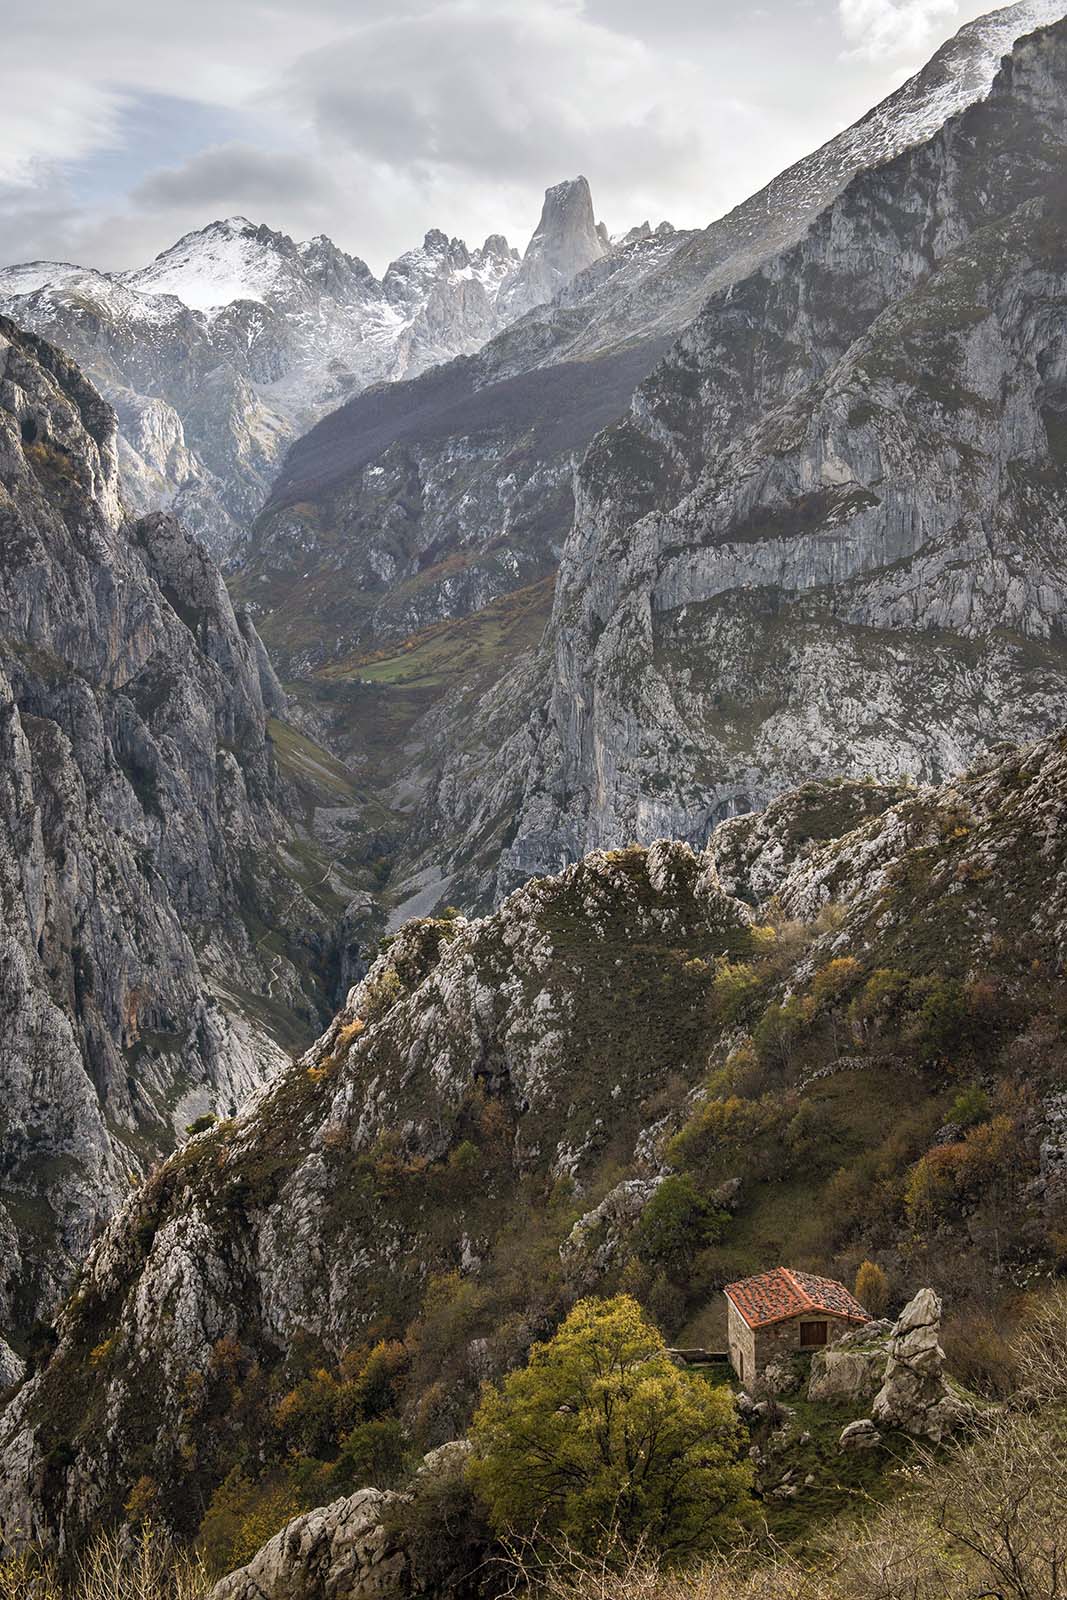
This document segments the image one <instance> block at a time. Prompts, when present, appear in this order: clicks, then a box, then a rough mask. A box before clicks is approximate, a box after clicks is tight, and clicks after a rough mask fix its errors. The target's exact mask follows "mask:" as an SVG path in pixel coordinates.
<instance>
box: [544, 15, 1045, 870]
mask: <svg viewBox="0 0 1067 1600" xmlns="http://www.w3.org/2000/svg"><path fill="white" fill-rule="evenodd" d="M1065 100H1067V27H1065V26H1064V24H1060V23H1058V24H1055V25H1054V26H1052V27H1051V28H1048V29H1046V30H1044V31H1042V32H1039V33H1037V34H1034V35H1031V36H1029V37H1028V38H1027V39H1026V40H1024V41H1022V42H1021V43H1020V44H1019V45H1017V46H1016V49H1015V51H1014V53H1013V55H1012V56H1011V57H1010V58H1008V60H1007V61H1006V63H1005V66H1004V68H1003V70H1002V72H1001V74H1000V76H999V77H998V79H997V83H996V85H995V86H994V89H993V91H992V93H991V95H990V96H989V98H988V99H987V100H985V101H983V102H981V103H980V104H978V105H977V106H975V107H974V108H972V109H971V110H970V111H968V112H965V113H963V114H962V115H961V116H960V117H958V118H956V119H954V120H953V121H952V122H950V123H949V124H948V125H947V126H946V128H945V129H944V130H943V132H941V133H939V134H938V135H936V136H935V138H934V139H933V140H932V141H930V143H929V144H927V145H924V146H921V147H919V148H918V149H917V150H916V151H914V152H909V153H907V154H905V155H903V156H901V157H898V158H897V159H896V160H895V161H893V162H890V163H888V164H887V165H885V166H883V167H881V168H878V169H876V170H875V171H874V172H873V173H871V174H869V175H866V176H862V177H860V178H857V179H855V180H853V182H852V184H851V185H850V187H849V188H848V189H847V190H846V191H845V193H844V194H843V195H842V197H841V199H840V200H838V201H836V202H835V203H834V205H833V206H831V207H830V208H829V210H828V211H826V212H825V213H823V216H822V217H821V218H820V221H819V222H818V223H817V224H816V225H815V226H814V227H813V228H812V229H811V231H810V232H809V234H808V236H807V237H806V239H805V240H804V241H803V243H801V244H800V245H798V246H796V247H795V248H794V249H793V250H792V251H791V252H788V253H787V254H786V255H784V256H782V257H780V258H779V259H778V260H776V261H775V262H773V263H771V264H769V265H768V266H767V267H764V268H762V269H761V270H760V271H759V272H758V273H756V274H755V275H754V276H753V277H751V278H749V279H748V280H746V281H745V282H744V283H742V284H739V285H735V286H734V287H733V288H732V289H731V290H730V291H729V292H727V293H725V294H720V295H717V296H714V297H713V298H712V299H711V300H710V301H709V303H708V305H707V306H706V307H705V310H704V311H703V313H702V314H701V316H700V318H699V319H698V320H697V322H696V323H694V325H693V327H692V328H691V329H690V330H689V331H688V332H687V333H686V335H685V336H684V337H683V338H682V339H681V340H680V341H679V343H678V345H677V347H676V348H675V349H674V350H673V351H672V352H671V353H670V355H669V356H668V357H667V358H666V360H665V361H664V363H663V364H662V365H661V367H660V368H659V369H658V370H657V372H656V373H655V374H654V375H653V376H652V377H651V378H650V379H649V380H648V382H647V383H646V384H645V385H644V386H643V387H642V389H641V390H639V391H638V394H637V396H636V397H635V401H634V405H633V407H632V410H631V413H630V416H629V417H628V418H627V419H626V420H625V421H623V422H621V423H620V424H619V425H618V426H617V427H616V428H614V429H612V430H608V431H607V432H605V433H604V434H603V435H602V436H601V437H600V438H599V439H598V440H597V442H596V444H595V445H594V447H593V449H592V450H591V451H590V453H589V456H588V457H587V459H586V461H585V462H584V463H583V466H582V469H581V472H580V475H579V485H578V494H577V499H578V508H579V509H578V516H577V519H576V524H575V529H574V531H573V533H572V536H571V538H570V540H569V541H568V545H567V550H566V555H565V559H564V564H563V569H562V572H561V578H560V581H559V584H558V585H557V590H556V597H555V609H554V615H553V622H552V627H551V635H552V644H551V648H552V652H553V663H552V668H551V673H552V691H551V694H552V701H551V711H550V714H549V718H548V721H547V724H545V725H544V727H543V731H541V732H539V733H538V734H537V735H536V738H537V742H538V745H539V751H540V753H539V755H536V756H535V757H534V760H533V768H534V773H535V775H534V777H533V779H532V781H530V782H528V784H527V787H526V795H525V798H524V800H523V802H522V820H521V821H520V824H519V830H518V833H519V839H518V842H517V844H516V846H515V852H516V853H515V856H514V860H513V867H514V868H515V869H516V870H517V871H518V872H519V873H520V874H523V873H525V872H526V871H527V870H529V869H530V868H537V866H538V862H539V859H540V860H543V861H545V862H547V861H555V860H558V859H560V856H559V855H558V854H556V852H559V851H561V852H562V855H563V858H566V856H567V855H568V853H570V852H572V851H573V852H576V853H581V851H582V850H584V849H587V848H588V847H589V846H590V845H592V844H596V843H599V842H601V841H603V840H611V841H614V840H616V839H618V838H619V837H630V836H631V835H632V836H634V837H636V838H642V837H648V836H650V835H655V834H658V833H662V832H665V831H666V832H672V833H674V832H679V833H681V834H683V835H685V836H687V837H690V838H695V839H697V840H699V838H700V837H701V830H705V831H706V829H707V828H708V827H709V826H710V825H711V823H712V822H713V821H714V820H716V819H717V818H718V817H721V816H723V815H725V814H728V813H729V812H730V811H732V810H747V809H749V808H750V807H751V805H752V804H753V802H754V801H755V802H759V801H762V800H765V799H766V798H767V797H769V795H770V794H771V793H773V792H774V789H775V788H776V787H778V786H780V785H781V784H782V783H783V782H785V783H789V782H792V781H797V780H798V779H799V778H801V777H804V776H808V775H812V774H828V773H830V772H841V771H843V772H851V773H859V772H862V771H864V770H868V771H874V772H877V773H878V774H880V775H889V774H896V775H899V774H903V773H906V772H911V773H914V774H917V775H919V776H921V777H923V778H924V779H934V780H937V779H939V778H941V777H943V776H945V775H946V774H947V773H949V772H951V771H952V770H953V769H954V768H957V767H959V766H960V765H962V764H963V763H964V762H965V761H966V760H967V759H968V758H969V757H970V756H971V755H973V754H974V753H975V752H976V751H977V750H979V749H981V748H982V747H983V744H985V743H989V742H995V740H996V739H997V738H1002V737H1006V736H1008V735H1009V734H1011V733H1012V732H1017V731H1018V730H1019V729H1021V728H1022V729H1026V730H1027V731H1028V733H1032V734H1039V733H1041V732H1043V731H1046V730H1049V729H1051V728H1052V727H1054V726H1056V725H1057V721H1058V717H1059V707H1060V706H1061V705H1062V698H1063V693H1064V688H1065V681H1064V671H1065V668H1067V660H1065V658H1064V656H1063V631H1064V617H1065V614H1067V611H1065V606H1067V595H1065V594H1064V592H1063V588H1062V583H1061V579H1060V574H1061V573H1062V571H1063V565H1064V559H1063V558H1064V551H1063V540H1064V501H1063V492H1064V487H1065V485H1064V480H1063V463H1062V459H1061V450H1060V423H1059V405H1060V402H1059V398H1058V396H1059V393H1060V383H1061V377H1060V374H1061V373H1062V372H1063V370H1064V359H1065V352H1064V350H1063V349H1061V347H1060V341H1059V330H1060V328H1061V326H1062V295H1063V290H1064V281H1065V280H1064V277H1063V270H1064V264H1065V261H1067V254H1065V240H1067V217H1065V211H1064V194H1063V189H1062V184H1061V181H1060V163H1061V161H1062V157H1063V153H1064V149H1065V137H1067V122H1065V119H1064V105H1065ZM1001 175H1003V176H1004V177H1005V178H1006V179H1007V181H1006V182H1005V183H1004V184H1003V185H1001V184H1000V182H999V181H998V180H999V178H1000V176H1001ZM998 217H1000V218H1003V220H1002V221H1000V222H992V221H991V219H992V218H998ZM756 330H758V338H754V333H755V331H756ZM962 682H966V683H967V684H968V688H967V690H966V691H965V692H963V693H961V692H960V688H961V683H962ZM539 766H540V771H538V770H537V769H538V767H539ZM553 813H554V814H555V816H556V817H557V818H558V819H559V820H558V821H553V820H551V819H552V816H553ZM542 849H544V850H545V851H546V854H545V855H544V856H543V857H540V858H539V856H538V852H539V851H540V850H542Z"/></svg>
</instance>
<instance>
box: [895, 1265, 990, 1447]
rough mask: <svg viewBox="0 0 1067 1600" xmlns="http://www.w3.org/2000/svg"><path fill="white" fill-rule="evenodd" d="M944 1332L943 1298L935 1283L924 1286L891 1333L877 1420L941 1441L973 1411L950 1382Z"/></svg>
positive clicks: (924, 1437)
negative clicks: (946, 1365)
mask: <svg viewBox="0 0 1067 1600" xmlns="http://www.w3.org/2000/svg"><path fill="white" fill-rule="evenodd" d="M940 1338H941V1301H940V1299H939V1298H938V1296H937V1295H936V1294H935V1293H934V1291H933V1290H932V1289H920V1290H919V1292H918V1294H917V1295H916V1296H915V1298H914V1299H913V1300H911V1301H909V1303H908V1304H907V1305H906V1306H905V1307H904V1310H903V1311H902V1312H901V1314H900V1316H899V1317H898V1319H897V1321H896V1323H895V1324H894V1327H893V1332H892V1334H891V1335H890V1339H889V1357H888V1360H887V1361H886V1368H885V1378H884V1380H883V1383H882V1387H881V1389H880V1390H879V1391H878V1394H877V1396H876V1397H875V1401H874V1405H873V1407H872V1414H873V1417H874V1420H875V1421H876V1422H879V1423H881V1424H883V1426H885V1427H892V1428H900V1429H902V1431H903V1432H904V1433H910V1434H912V1435H913V1436H914V1437H915V1438H922V1439H931V1440H932V1441H933V1442H934V1443H938V1442H940V1440H941V1439H942V1438H944V1437H945V1435H946V1434H948V1433H951V1432H953V1431H954V1430H955V1429H957V1428H959V1427H961V1426H962V1425H963V1424H964V1423H965V1422H966V1421H968V1420H969V1418H970V1417H971V1416H972V1415H973V1408H972V1407H971V1406H970V1405H969V1403H968V1402H967V1401H966V1400H964V1399H962V1398H961V1397H960V1396H959V1395H957V1394H956V1393H954V1392H953V1390H952V1389H951V1388H950V1386H949V1384H948V1381H947V1379H946V1376H945V1371H944V1367H945V1352H944V1351H943V1350H942V1348H941V1342H940Z"/></svg>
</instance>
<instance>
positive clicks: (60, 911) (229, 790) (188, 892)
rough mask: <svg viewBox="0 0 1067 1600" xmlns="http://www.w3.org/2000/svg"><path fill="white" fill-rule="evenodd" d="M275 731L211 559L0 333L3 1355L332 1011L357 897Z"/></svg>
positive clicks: (67, 392) (37, 345) (54, 365)
mask: <svg viewBox="0 0 1067 1600" xmlns="http://www.w3.org/2000/svg"><path fill="white" fill-rule="evenodd" d="M283 713H284V697H283V695H282V693H281V690H280V688H279V686H278V683H277V681H276V679H275V678H274V675H273V673H272V671H271V669H270V667H269V665H268V663H267V659H266V655H265V653H264V651H263V647H262V645H261V644H260V641H259V639H258V637H257V635H256V632H255V629H254V628H253V626H252V624H251V623H250V621H249V620H248V618H247V616H245V615H244V614H240V613H236V612H235V611H234V609H233V606H232V605H231V603H230V600H229V597H228V595H227V593H226V589H225V586H224V584H223V582H222V579H221V577H220V575H219V572H218V570H217V568H216V567H215V566H214V564H213V563H212V561H211V559H210V558H209V556H208V555H207V554H206V552H205V551H204V549H203V548H202V546H200V545H199V544H198V543H196V542H195V541H194V540H193V539H191V538H190V537H189V536H188V535H187V534H186V533H185V532H184V531H183V529H182V528H181V526H180V525H179V524H178V523H177V522H175V521H174V520H173V519H172V518H170V517H167V516H163V515H155V516H149V517H145V518H140V519H131V518H130V517H129V516H128V515H127V513H126V511H125V508H124V506H123V504H122V502H121V500H120V494H119V476H118V456H117V448H116V427H115V417H114V413H113V412H112V411H111V408H110V407H109V406H107V405H106V404H105V403H104V401H103V400H102V399H101V398H100V396H99V394H98V393H97V392H96V390H95V389H94V388H93V387H92V385H91V384H90V383H89V382H88V381H87V380H86V379H85V378H84V377H83V376H82V374H81V373H80V372H79V371H78V370H77V368H75V367H74V366H73V365H72V364H71V363H70V362H69V361H68V360H67V359H66V358H65V357H64V356H62V355H60V354H59V352H58V351H56V350H55V349H54V348H53V347H51V346H49V345H47V344H45V343H44V342H43V341H42V340H39V339H37V338H36V337H34V336H33V335H32V334H27V333H25V332H23V331H21V330H19V329H18V328H17V327H15V326H14V324H12V323H10V322H8V321H7V320H6V319H0V974H2V979H0V996H2V999H0V1101H2V1107H3V1110H2V1113H0V1333H3V1334H4V1335H7V1336H9V1337H10V1336H13V1335H14V1334H15V1332H16V1331H20V1332H21V1334H22V1335H25V1333H26V1330H27V1329H28V1328H29V1327H30V1325H31V1324H32V1323H33V1321H34V1319H35V1317H36V1316H37V1315H38V1314H41V1313H46V1312H49V1311H50V1310H51V1309H52V1308H53V1306H54V1304H55V1301H56V1298H57V1296H58V1295H59V1294H60V1293H61V1292H62V1291H63V1290H64V1289H65V1288H66V1286H67V1283H68V1281H69V1277H70V1274H71V1272H72V1270H73V1267H74V1265H75V1263H77V1262H79V1261H81V1260H82V1259H83V1257H84V1252H85V1250H86V1248H87V1247H88V1244H89V1241H90V1239H91V1238H92V1237H93V1235H94V1234H95V1233H96V1232H97V1231H98V1230H99V1227H100V1226H101V1224H102V1223H103V1222H104V1221H105V1220H106V1218H107V1217H109V1216H110V1215H111V1213H112V1212H113V1211H114V1210H115V1208H116V1206H117V1205H118V1203H119V1201H120V1199H121V1198H122V1197H123V1196H124V1195H125V1194H126V1192H127V1191H128V1189H129V1185H130V1183H131V1181H133V1180H135V1179H136V1176H137V1174H138V1173H140V1172H143V1171H144V1170H145V1168H146V1167H147V1166H148V1165H149V1164H150V1163H151V1161H152V1160H153V1159H154V1158H155V1157H156V1156H157V1155H158V1154H159V1153H160V1152H162V1151H166V1150H169V1149H171V1148H172V1147H173V1144H174V1141H175V1138H176V1137H177V1136H179V1135H183V1134H184V1130H185V1128H186V1125H187V1124H188V1123H190V1122H192V1121H193V1120H195V1118H196V1117H197V1116H198V1115H201V1114H203V1113H207V1112H214V1111H220V1110H234V1109H236V1107H237V1106H238V1105H239V1104H240V1103H242V1102H243V1101H244V1100H245V1099H246V1097H247V1096H248V1094H249V1093H250V1092H251V1091H252V1090H253V1089H255V1088H256V1087H258V1086H259V1085H260V1084H261V1083H262V1082H263V1081H264V1080H265V1079H266V1078H267V1077H268V1076H269V1075H270V1073H271V1072H273V1071H274V1070H275V1069H276V1068H277V1067H278V1066H279V1065H280V1064H281V1063H282V1062H283V1061H284V1060H285V1059H286V1057H285V1055H284V1052H283V1049H282V1046H281V1044H279V1042H278V1041H279V1040H282V1041H284V1042H291V1041H293V1040H294V1039H295V1040H300V1039H302V1038H304V1039H306V1038H308V1037H311V1036H313V1035H314V1033H315V1032H317V1031H318V1028H319V1026H320V1025H321V1022H320V1018H323V1017H325V1016H327V1015H328V1014H329V1010H330V1008H331V1001H332V994H333V985H334V983H335V982H336V978H337V973H338V971H339V969H340V964H341V959H342V957H341V952H340V950H339V949H338V946H337V941H336V933H335V926H334V924H335V919H336V918H337V917H338V916H339V914H340V912H341V911H342V910H343V909H344V906H345V904H346V901H347V899H348V898H349V897H350V894H351V888H350V884H351V880H350V879H348V878H346V875H345V871H344V868H343V866H341V865H338V866H337V868H336V870H335V871H334V872H333V876H332V877H331V870H330V858H329V856H327V857H326V858H325V859H322V858H321V857H320V855H319V852H318V848H317V846H316V845H315V843H314V841H312V840H309V839H307V838H305V837H303V835H302V833H301V831H300V830H299V829H298V827H297V826H295V825H294V824H293V823H292V822H291V821H290V820H289V818H288V816H287V815H286V813H288V812H296V813H297V814H299V815H302V814H303V810H304V805H305V803H306V802H305V798H304V796H305V790H306V786H305V788H304V789H302V788H301V786H300V784H298V783H296V782H294V781H293V774H292V773H291V772H290V773H289V775H288V776H287V757H288V756H289V754H290V753H291V752H290V749H289V742H288V741H290V740H292V739H295V738H296V737H297V736H295V735H293V734H292V733H291V731H290V730H286V728H285V726H284V724H282V723H280V722H278V721H276V720H273V721H271V726H272V727H273V728H274V730H275V734H276V736H277V739H278V740H279V741H280V743H279V744H278V745H276V744H275V742H274V740H273V739H272V737H271V734H270V732H269V731H268V721H269V720H271V719H276V718H278V717H279V716H281V715H282V714H283ZM309 748H310V747H309ZM279 750H281V753H282V759H281V763H280V762H279V754H278V752H279ZM320 754H321V753H320ZM322 760H323V761H324V762H328V758H325V757H322ZM324 776H329V774H326V773H324ZM337 785H338V786H339V787H340V788H341V790H342V791H344V795H345V797H347V798H351V792H350V791H348V790H344V784H343V782H342V780H341V778H340V777H338V778H337ZM333 798H334V803H336V796H334V797H333ZM283 913H284V915H283Z"/></svg>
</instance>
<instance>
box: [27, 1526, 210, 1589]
mask: <svg viewBox="0 0 1067 1600" xmlns="http://www.w3.org/2000/svg"><path fill="white" fill-rule="evenodd" d="M210 1589H211V1580H210V1579H209V1577H208V1574H207V1572H206V1570H205V1568H204V1567H203V1565H202V1563H201V1562H200V1560H199V1558H198V1557H196V1556H194V1555H190V1554H189V1553H188V1552H187V1551H184V1550H180V1549H178V1548H177V1547H176V1546H175V1545H174V1544H173V1543H172V1541H171V1539H170V1538H169V1537H168V1535H167V1534H166V1533H163V1532H161V1531H160V1530H158V1529H156V1528H154V1527H153V1526H152V1525H151V1524H150V1523H145V1524H144V1525H143V1526H142V1527H141V1528H139V1529H138V1530H137V1531H136V1532H132V1531H130V1530H129V1529H123V1530H119V1531H113V1532H109V1533H102V1534H100V1535H98V1536H97V1538H96V1539H94V1540H93V1542H92V1544H91V1545H90V1546H89V1548H88V1550H87V1551H86V1553H85V1555H84V1556H83V1557H82V1558H81V1560H80V1561H79V1563H78V1566H77V1568H76V1569H75V1571H74V1573H73V1574H72V1575H71V1576H69V1577H65V1578H64V1577H61V1576H60V1575H59V1573H58V1570H57V1569H56V1567H55V1566H54V1565H53V1564H52V1563H51V1562H42V1561H41V1560H40V1559H39V1558H38V1557H37V1556H35V1555H34V1554H33V1553H32V1552H22V1553H19V1554H14V1555H8V1556H3V1557H0V1600H205V1597H206V1595H207V1594H208V1593H209V1591H210Z"/></svg>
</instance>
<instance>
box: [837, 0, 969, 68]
mask: <svg viewBox="0 0 1067 1600" xmlns="http://www.w3.org/2000/svg"><path fill="white" fill-rule="evenodd" d="M958 11H959V6H958V4H957V0H838V13H839V16H840V19H841V29H842V32H843V33H844V35H845V38H846V39H847V40H848V42H849V44H850V45H851V46H852V49H853V52H854V53H855V54H856V55H858V56H861V57H865V58H866V59H867V60H868V61H882V60H887V59H888V60H899V59H900V58H902V57H914V56H916V55H918V54H920V53H921V52H922V51H924V50H927V49H928V48H929V47H930V46H931V45H932V44H933V43H934V42H935V41H936V39H937V38H938V36H939V34H943V33H944V31H945V27H946V25H947V24H949V23H951V22H952V20H953V19H954V18H955V17H956V16H957V14H958Z"/></svg>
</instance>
